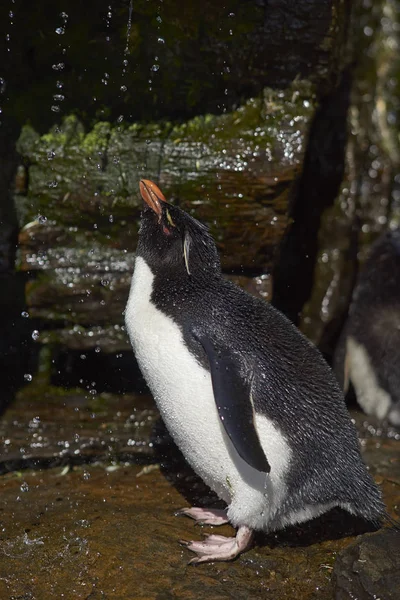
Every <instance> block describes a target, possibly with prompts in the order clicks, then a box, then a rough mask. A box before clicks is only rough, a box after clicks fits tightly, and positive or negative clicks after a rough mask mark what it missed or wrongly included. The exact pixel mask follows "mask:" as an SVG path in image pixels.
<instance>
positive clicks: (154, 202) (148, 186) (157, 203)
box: [139, 179, 166, 217]
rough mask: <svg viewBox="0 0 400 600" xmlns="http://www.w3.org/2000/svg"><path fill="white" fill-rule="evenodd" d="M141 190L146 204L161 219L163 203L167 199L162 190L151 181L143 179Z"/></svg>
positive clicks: (140, 184) (140, 185)
mask: <svg viewBox="0 0 400 600" xmlns="http://www.w3.org/2000/svg"><path fill="white" fill-rule="evenodd" d="M139 189H140V193H141V196H142V198H143V200H144V201H145V202H146V204H147V205H148V206H149V207H150V208H151V209H152V210H153V211H154V212H155V213H156V214H157V215H158V216H159V217H161V213H162V208H161V202H166V199H165V197H164V194H163V193H162V191H161V190H160V188H159V187H158V186H156V184H155V183H153V182H152V181H150V180H149V179H141V180H140V183H139Z"/></svg>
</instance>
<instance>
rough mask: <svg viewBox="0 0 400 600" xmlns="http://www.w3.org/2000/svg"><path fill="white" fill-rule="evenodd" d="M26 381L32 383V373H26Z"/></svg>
mask: <svg viewBox="0 0 400 600" xmlns="http://www.w3.org/2000/svg"><path fill="white" fill-rule="evenodd" d="M24 379H25V381H32V375H31V374H30V373H25V375H24Z"/></svg>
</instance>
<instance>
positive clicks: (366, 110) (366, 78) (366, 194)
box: [301, 0, 400, 353]
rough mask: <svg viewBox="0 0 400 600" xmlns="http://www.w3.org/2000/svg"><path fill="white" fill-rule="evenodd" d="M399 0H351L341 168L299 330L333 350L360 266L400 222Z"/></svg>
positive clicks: (323, 223) (321, 232) (323, 225)
mask: <svg viewBox="0 0 400 600" xmlns="http://www.w3.org/2000/svg"><path fill="white" fill-rule="evenodd" d="M399 27H400V3H399V2H398V0H395V1H394V2H391V1H389V0H378V1H377V2H372V3H371V2H370V1H369V0H365V1H360V2H353V3H352V11H351V18H350V20H349V44H350V46H351V48H352V53H353V57H354V67H355V68H354V71H353V73H352V83H351V89H350V99H349V110H348V113H347V142H346V147H345V157H344V173H343V179H342V182H341V184H340V185H339V187H338V190H337V197H336V199H335V201H334V202H333V204H332V206H331V207H330V208H327V209H326V210H325V211H324V213H323V215H322V218H321V225H320V230H319V234H318V238H319V250H318V255H317V261H316V265H315V272H314V285H313V289H312V293H311V296H310V298H309V301H308V303H307V304H306V305H305V307H304V309H303V315H302V322H301V328H302V330H303V331H304V333H305V334H306V335H307V336H308V337H309V338H310V339H311V340H312V341H313V342H314V343H315V344H317V345H318V346H319V347H320V348H321V349H322V350H323V351H327V352H329V353H331V352H332V347H333V346H334V344H335V343H336V340H337V336H338V333H339V331H340V329H341V327H342V325H343V323H344V321H345V318H346V316H347V310H348V306H349V303H350V300H351V292H352V289H353V287H354V284H355V281H356V275H357V270H358V266H359V264H361V265H362V264H363V262H364V260H365V258H366V256H367V254H368V251H369V248H370V246H371V244H372V243H373V242H374V240H375V239H376V238H377V237H379V235H380V234H381V233H382V232H383V231H385V230H386V229H387V228H395V227H396V226H398V225H399V223H400V193H399V176H398V173H399V167H400V145H399V136H398V121H399V106H400V105H399V101H398V98H399V92H398V90H399V85H400V79H399V53H398V51H397V48H398V43H399V39H398V31H399Z"/></svg>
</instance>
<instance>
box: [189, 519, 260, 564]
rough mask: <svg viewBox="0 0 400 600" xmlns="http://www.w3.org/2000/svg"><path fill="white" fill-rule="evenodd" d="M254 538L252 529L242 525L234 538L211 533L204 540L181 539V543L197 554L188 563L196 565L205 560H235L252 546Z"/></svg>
mask: <svg viewBox="0 0 400 600" xmlns="http://www.w3.org/2000/svg"><path fill="white" fill-rule="evenodd" d="M252 539H253V532H252V530H251V529H249V528H248V527H245V526H242V527H239V530H238V532H237V535H236V537H234V538H228V537H224V536H222V535H209V536H208V537H206V539H205V540H204V541H192V542H186V541H185V540H180V544H182V545H183V546H185V547H186V548H187V549H188V550H190V551H191V552H195V553H196V554H197V556H195V557H194V558H192V559H191V560H190V561H189V563H188V564H192V565H195V564H199V563H203V562H214V561H225V560H233V559H234V558H236V557H237V556H238V555H239V554H240V553H241V552H244V551H245V550H247V549H248V548H249V547H250V545H251V542H252Z"/></svg>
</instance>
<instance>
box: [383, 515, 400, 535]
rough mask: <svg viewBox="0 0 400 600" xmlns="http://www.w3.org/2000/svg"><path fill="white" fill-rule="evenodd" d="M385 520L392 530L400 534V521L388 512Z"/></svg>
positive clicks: (384, 516)
mask: <svg viewBox="0 0 400 600" xmlns="http://www.w3.org/2000/svg"><path fill="white" fill-rule="evenodd" d="M383 519H384V522H385V523H387V524H388V526H389V528H390V529H394V530H395V531H397V532H398V533H400V520H399V519H394V518H393V517H391V516H390V515H389V513H388V512H386V511H385V514H384V515H383Z"/></svg>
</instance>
